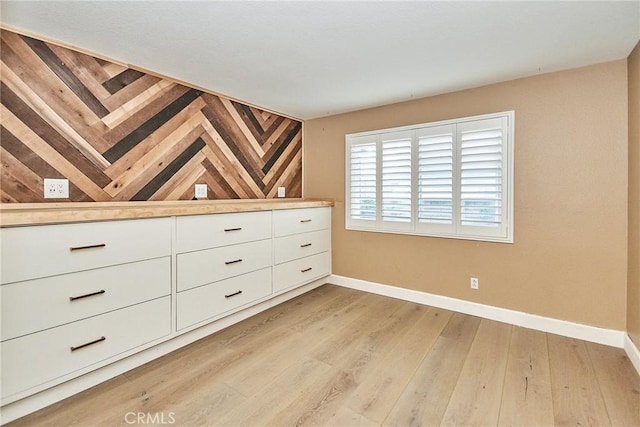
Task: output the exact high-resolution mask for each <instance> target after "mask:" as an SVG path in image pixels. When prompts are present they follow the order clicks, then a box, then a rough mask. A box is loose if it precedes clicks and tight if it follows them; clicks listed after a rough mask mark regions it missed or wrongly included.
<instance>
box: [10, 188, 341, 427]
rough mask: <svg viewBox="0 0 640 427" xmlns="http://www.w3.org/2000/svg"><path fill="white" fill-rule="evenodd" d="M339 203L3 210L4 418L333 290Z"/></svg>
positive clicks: (20, 207)
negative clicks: (324, 288)
mask: <svg viewBox="0 0 640 427" xmlns="http://www.w3.org/2000/svg"><path fill="white" fill-rule="evenodd" d="M332 204H333V203H332V202H330V201H323V200H318V201H315V200H289V199H287V200H285V201H278V200H275V201H264V200H261V201H224V202H222V201H219V202H207V201H194V202H155V203H154V202H146V203H136V202H132V203H91V204H82V203H66V204H64V203H59V204H46V205H40V204H38V205H36V204H34V205H26V204H20V205H17V204H4V205H0V225H1V226H2V228H0V245H1V246H0V251H1V259H0V284H1V286H0V304H1V315H0V316H1V317H0V321H1V326H0V328H1V329H0V331H1V333H0V356H1V357H0V364H1V366H0V378H1V381H2V386H1V387H0V392H1V406H2V408H0V411H1V412H0V416H1V417H2V418H1V419H0V421H1V422H3V423H4V422H7V421H10V420H12V419H15V418H17V417H20V416H22V415H25V414H27V413H29V412H32V411H34V410H37V409H39V408H41V407H43V406H46V405H48V404H50V403H53V402H55V401H58V400H60V399H62V398H65V397H67V396H69V395H71V394H74V393H76V392H78V391H81V390H83V389H86V388H88V387H90V386H92V385H95V384H98V383H100V382H102V381H104V380H106V379H108V378H110V377H113V376H115V375H118V374H119V373H122V372H125V371H126V370H129V369H132V368H134V367H136V366H139V365H140V364H142V363H145V362H147V361H149V360H152V359H154V358H157V357H159V356H161V355H164V354H166V353H169V352H170V351H172V350H174V349H176V348H179V347H182V346H184V345H186V344H188V343H190V342H193V341H195V340H197V339H200V338H202V337H204V336H206V335H209V334H211V333H213V332H215V331H217V330H220V329H222V328H224V327H226V326H229V325H231V324H233V323H236V322H238V321H240V320H242V319H244V318H246V317H249V316H251V315H254V314H256V313H258V312H260V311H263V310H265V309H267V308H269V307H272V306H273V305H276V304H278V303H281V302H283V301H285V300H287V299H290V298H293V297H295V296H297V295H299V294H301V293H303V292H306V291H308V290H310V289H313V288H314V287H317V286H320V285H322V284H324V283H326V279H327V278H328V276H329V275H330V274H331V206H332Z"/></svg>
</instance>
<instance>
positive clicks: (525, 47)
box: [0, 0, 640, 119]
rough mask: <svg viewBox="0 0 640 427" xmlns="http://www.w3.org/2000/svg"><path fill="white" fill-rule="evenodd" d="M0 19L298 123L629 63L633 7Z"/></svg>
mask: <svg viewBox="0 0 640 427" xmlns="http://www.w3.org/2000/svg"><path fill="white" fill-rule="evenodd" d="M0 8H1V9H0V20H1V21H2V23H3V24H5V25H6V26H9V28H14V29H21V30H24V31H27V32H29V33H31V34H36V35H41V36H44V37H45V38H46V39H49V40H57V41H61V42H63V43H66V44H70V45H74V46H78V47H80V48H82V49H86V50H88V51H91V52H96V53H99V54H102V55H104V56H106V57H110V58H114V59H116V60H119V61H122V62H125V63H128V64H132V65H135V66H138V67H142V68H146V69H149V70H153V71H156V72H158V73H161V74H164V75H167V76H170V77H174V78H176V79H179V80H183V81H186V82H190V83H193V84H195V85H197V86H201V87H204V88H207V89H209V90H211V91H214V92H217V93H221V94H224V95H227V96H230V97H232V98H236V99H239V100H242V101H245V102H247V103H250V104H254V105H258V106H262V107H264V108H266V109H270V110H273V111H277V112H280V113H283V114H287V115H290V116H293V117H297V118H300V119H310V118H315V117H320V116H326V115H331V114H337V113H341V112H346V111H353V110H359V109H362V108H367V107H372V106H378V105H384V104H389V103H394V102H399V101H405V100H408V99H415V98H421V97H425V96H430V95H435V94H440V93H445V92H451V91H455V90H460V89H465V88H470V87H476V86H481V85H485V84H490V83H496V82H501V81H506V80H512V79H516V78H519V77H525V76H531V75H535V74H538V73H547V72H551V71H557V70H562V69H568V68H574V67H579V66H583V65H588V64H594V63H599V62H605V61H611V60H615V59H621V58H625V57H627V56H628V54H629V53H630V52H631V50H632V49H633V47H634V46H635V45H636V43H637V42H638V39H639V38H640V0H636V1H619V2H616V1H604V2H583V1H569V2H485V1H475V2H458V1H448V2H433V1H413V2H397V1H376V2H362V1H331V2H329V1H310V2H301V1H252V2H249V1H224V2H222V1H176V0H174V1H97V2H96V1H82V2H79V1H44V2H40V1H39V2H29V1H7V0H2V1H1V2H0Z"/></svg>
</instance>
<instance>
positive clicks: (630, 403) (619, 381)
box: [586, 343, 640, 426]
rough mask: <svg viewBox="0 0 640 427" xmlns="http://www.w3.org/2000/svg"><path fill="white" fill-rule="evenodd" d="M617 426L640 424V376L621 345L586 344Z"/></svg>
mask: <svg viewBox="0 0 640 427" xmlns="http://www.w3.org/2000/svg"><path fill="white" fill-rule="evenodd" d="M586 345H587V351H588V352H589V356H590V357H591V362H592V363H593V369H594V371H595V373H596V377H597V378H598V384H599V385H600V390H601V391H602V397H603V399H604V401H605V404H606V407H607V413H608V415H609V419H610V420H611V425H614V426H640V376H639V375H637V373H636V371H635V369H634V367H633V365H632V364H631V361H630V360H629V358H628V357H627V355H626V354H625V352H624V350H623V349H621V348H611V347H606V346H604V345H600V344H594V343H586Z"/></svg>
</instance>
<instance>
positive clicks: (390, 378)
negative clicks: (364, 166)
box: [12, 285, 640, 426]
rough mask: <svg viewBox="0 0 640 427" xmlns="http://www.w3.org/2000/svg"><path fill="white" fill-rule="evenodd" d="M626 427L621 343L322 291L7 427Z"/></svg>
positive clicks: (639, 417)
mask: <svg viewBox="0 0 640 427" xmlns="http://www.w3.org/2000/svg"><path fill="white" fill-rule="evenodd" d="M138 413H142V415H143V417H146V418H143V420H144V421H145V422H149V421H154V420H155V421H156V424H161V423H162V422H164V423H165V424H170V423H173V424H174V425H181V426H182V425H215V426H293V425H295V426H298V425H317V426H355V425H357V426H379V425H384V426H414V425H415V426H417V425H422V426H430V425H460V426H462V425H465V426H466V425H477V426H493V425H532V426H547V425H574V426H577V425H580V426H588V425H592V426H606V425H616V426H640V377H639V376H638V374H637V373H636V371H635V370H634V368H633V366H632V365H631V363H630V361H629V360H628V358H627V357H626V355H625V354H624V351H623V350H621V349H616V348H611V347H605V346H602V345H598V344H592V343H588V342H584V341H579V340H575V339H570V338H564V337H560V336H556V335H551V334H546V333H543V332H537V331H532V330H529V329H524V328H519V327H515V326H510V325H507V324H503V323H498V322H494V321H490V320H484V319H480V318H477V317H473V316H467V315H463V314H456V313H452V312H450V311H447V310H442V309H437V308H432V307H427V306H422V305H419V304H415V303H410V302H406V301H400V300H396V299H392V298H387V297H382V296H378V295H373V294H368V293H365V292H360V291H355V290H351V289H346V288H341V287H337V286H332V285H325V286H322V287H320V288H318V289H316V290H314V291H312V292H309V293H307V294H305V295H302V296H300V297H298V298H295V299H293V300H290V301H288V302H286V303H284V304H281V305H279V306H277V307H274V308H272V309H270V310H268V311H265V312H263V313H261V314H259V315H257V316H254V317H252V318H250V319H247V320H245V321H243V322H241V323H239V324H236V325H234V326H232V327H229V328H227V329H225V330H223V331H220V332H218V333H217V334H215V335H212V336H209V337H207V338H205V339H203V340H200V341H198V342H196V343H194V344H191V345H189V346H188V347H185V348H183V349H180V350H178V351H175V352H173V353H171V354H169V355H167V356H165V357H162V358H160V359H158V360H156V361H153V362H150V363H148V364H146V365H144V366H142V367H140V368H137V369H135V370H132V371H130V372H128V373H126V374H123V375H120V376H118V377H116V378H114V379H112V380H110V381H108V382H106V383H103V384H101V385H99V386H96V387H94V388H92V389H90V390H87V391H85V392H83V393H80V394H78V395H76V396H73V397H71V398H69V399H66V400H64V401H62V402H60V403H58V404H55V405H52V406H51V407H48V408H45V409H43V410H41V411H39V412H36V413H34V414H31V415H29V416H27V417H24V418H22V419H20V420H17V421H16V422H14V423H12V425H15V426H34V425H54V426H62V425H81V426H93V425H129V424H131V421H132V420H133V421H134V422H136V421H137V419H136V417H137V416H138Z"/></svg>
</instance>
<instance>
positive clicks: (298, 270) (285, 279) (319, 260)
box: [273, 252, 331, 292]
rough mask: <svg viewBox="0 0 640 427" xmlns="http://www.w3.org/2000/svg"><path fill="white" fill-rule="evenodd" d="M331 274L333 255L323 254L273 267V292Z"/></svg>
mask: <svg viewBox="0 0 640 427" xmlns="http://www.w3.org/2000/svg"><path fill="white" fill-rule="evenodd" d="M329 274H331V253H330V252H323V253H321V254H318V255H312V256H310V257H307V258H301V259H297V260H295V261H290V262H286V263H284V264H279V265H276V266H275V267H273V292H279V291H282V290H284V289H287V288H290V287H292V286H296V285H302V284H305V283H308V282H311V281H312V280H315V279H318V278H320V277H324V276H327V275H329Z"/></svg>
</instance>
